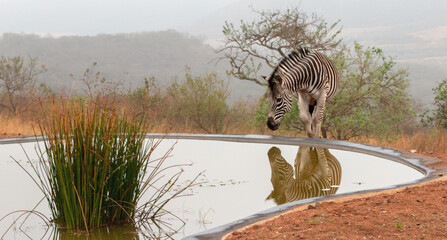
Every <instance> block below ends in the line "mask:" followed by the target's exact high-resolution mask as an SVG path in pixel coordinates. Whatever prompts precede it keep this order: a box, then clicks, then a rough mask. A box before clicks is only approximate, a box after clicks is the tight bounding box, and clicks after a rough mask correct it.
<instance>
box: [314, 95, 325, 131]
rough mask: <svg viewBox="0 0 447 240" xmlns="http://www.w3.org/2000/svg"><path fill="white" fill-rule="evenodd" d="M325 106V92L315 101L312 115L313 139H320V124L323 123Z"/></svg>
mask: <svg viewBox="0 0 447 240" xmlns="http://www.w3.org/2000/svg"><path fill="white" fill-rule="evenodd" d="M325 105H326V91H323V92H322V93H321V94H320V95H319V96H318V98H317V99H316V106H315V108H314V112H313V113H312V122H311V125H312V136H311V137H313V138H320V135H321V124H322V123H323V117H324V107H325Z"/></svg>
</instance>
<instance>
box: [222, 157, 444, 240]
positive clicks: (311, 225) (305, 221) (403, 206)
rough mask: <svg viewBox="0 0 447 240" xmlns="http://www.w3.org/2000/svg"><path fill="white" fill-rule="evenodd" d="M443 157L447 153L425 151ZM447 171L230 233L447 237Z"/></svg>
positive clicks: (295, 236) (294, 236)
mask: <svg viewBox="0 0 447 240" xmlns="http://www.w3.org/2000/svg"><path fill="white" fill-rule="evenodd" d="M423 154H424V155H428V156H431V157H437V158H439V159H442V160H444V161H443V162H442V163H440V164H437V165H436V166H430V167H433V168H437V167H445V166H447V153H431V154H429V153H423ZM446 220H447V176H444V177H441V178H439V179H437V180H434V181H431V182H427V183H423V184H419V185H416V186H411V187H405V188H401V189H394V190H387V191H384V192H380V193H374V194H366V195H360V196H354V197H345V198H343V199H337V200H333V201H328V202H323V203H317V204H313V205H309V206H305V207H300V208H297V209H294V210H292V211H290V212H287V213H285V214H282V215H280V216H278V217H276V218H273V219H269V220H266V221H263V222H261V223H257V224H254V225H252V226H248V227H246V228H244V229H241V230H238V231H235V232H232V233H230V234H229V235H227V236H226V238H225V239H228V240H230V239H447V224H446Z"/></svg>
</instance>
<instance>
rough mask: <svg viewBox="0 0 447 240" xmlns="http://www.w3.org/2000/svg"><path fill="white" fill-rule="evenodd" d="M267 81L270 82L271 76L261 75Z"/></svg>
mask: <svg viewBox="0 0 447 240" xmlns="http://www.w3.org/2000/svg"><path fill="white" fill-rule="evenodd" d="M261 77H262V78H263V79H264V80H265V81H266V82H267V83H268V82H269V79H270V77H267V76H261Z"/></svg>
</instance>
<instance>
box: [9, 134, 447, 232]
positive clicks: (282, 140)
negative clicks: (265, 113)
mask: <svg viewBox="0 0 447 240" xmlns="http://www.w3.org/2000/svg"><path fill="white" fill-rule="evenodd" d="M146 137H147V138H166V139H191V140H212V141H230V142H245V143H262V144H275V145H292V146H311V147H321V148H330V149H338V150H345V151H351V152H358V153H363V154H368V155H373V156H376V157H380V158H384V159H387V160H391V161H394V162H398V163H401V164H404V165H406V166H408V167H411V168H413V169H415V170H417V171H419V172H420V173H422V174H423V175H425V176H424V177H422V178H421V179H419V180H416V181H412V182H408V183H404V184H400V185H395V186H389V187H386V188H380V189H373V190H365V191H358V192H350V193H345V194H338V195H330V196H324V197H316V198H311V199H304V200H300V201H296V202H290V203H287V204H283V205H279V206H276V207H273V208H270V209H267V210H264V211H261V212H258V213H256V214H253V215H250V216H247V217H245V218H242V219H239V220H236V221H233V222H230V223H228V224H225V225H222V226H219V227H215V228H212V229H210V230H207V231H204V232H199V233H196V234H193V235H191V236H187V237H186V238H184V239H221V238H222V237H224V236H225V235H227V234H229V233H231V232H233V231H235V230H238V229H241V228H243V227H246V226H249V225H252V224H254V223H257V222H260V221H263V220H267V219H270V218H273V217H275V216H278V215H280V214H282V213H285V212H288V211H290V210H293V209H295V208H297V207H300V206H307V205H309V204H313V203H316V202H321V201H327V200H331V199H335V198H343V197H347V196H353V195H359V194H364V193H371V192H379V191H383V190H388V189H395V188H399V187H405V186H410V185H416V184H419V183H423V182H428V181H431V180H434V179H437V178H439V177H440V176H443V175H447V168H440V169H432V168H429V167H428V166H429V165H430V164H435V163H437V162H440V161H441V160H439V159H437V158H433V157H428V156H424V155H419V154H414V153H410V152H406V151H402V150H397V149H390V148H384V147H380V146H372V145H365V144H360V143H353V142H348V141H340V140H328V139H314V138H294V137H280V136H270V135H222V134H214V135H213V134H211V135H210V134H168V135H166V134H147V136H146ZM41 140H43V138H42V137H40V136H38V137H35V136H33V137H20V138H8V139H0V145H3V144H18V143H26V142H35V141H41Z"/></svg>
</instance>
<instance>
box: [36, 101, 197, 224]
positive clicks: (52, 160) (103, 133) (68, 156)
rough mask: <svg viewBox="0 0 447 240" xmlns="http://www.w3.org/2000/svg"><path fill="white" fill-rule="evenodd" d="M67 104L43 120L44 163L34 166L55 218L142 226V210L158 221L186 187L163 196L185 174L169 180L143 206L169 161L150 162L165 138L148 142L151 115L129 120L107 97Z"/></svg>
mask: <svg viewBox="0 0 447 240" xmlns="http://www.w3.org/2000/svg"><path fill="white" fill-rule="evenodd" d="M62 102H63V103H61V104H59V105H57V104H54V105H53V109H52V110H51V111H50V112H51V113H50V114H48V116H47V117H44V118H43V119H42V120H41V121H40V123H39V130H40V135H42V137H43V144H42V147H38V148H37V152H38V155H39V164H32V168H33V170H34V172H35V173H36V174H35V175H37V177H34V178H33V180H34V181H35V182H36V183H37V185H38V186H39V188H40V189H41V190H42V192H43V193H44V194H45V196H46V198H47V200H48V203H49V205H50V210H51V212H52V216H53V219H54V222H55V223H57V224H58V225H61V226H64V227H66V228H68V229H86V230H87V231H88V229H91V228H98V227H100V226H103V225H110V224H118V223H129V222H130V223H133V224H134V225H136V226H137V225H142V224H136V222H135V218H138V216H137V215H138V214H140V215H141V214H144V216H145V217H146V219H147V217H148V216H149V217H150V218H151V219H152V220H153V219H155V218H156V215H157V214H158V213H160V212H164V213H165V212H166V211H165V210H163V209H161V208H162V206H164V205H165V204H166V202H167V201H169V200H170V199H172V198H173V197H175V196H177V195H178V194H180V192H181V191H182V190H184V189H182V190H181V191H177V192H176V193H174V194H171V195H170V197H168V198H164V199H163V198H162V197H161V196H163V195H165V194H166V193H167V192H169V190H170V189H171V187H172V186H173V184H175V182H176V180H177V179H178V175H179V174H176V175H175V176H173V177H172V178H168V181H167V183H166V184H165V185H163V191H160V190H159V189H157V190H156V191H155V193H154V196H155V197H152V198H151V202H150V204H149V205H150V206H149V207H147V205H148V203H146V204H144V205H143V206H146V207H145V208H141V207H139V208H137V202H138V201H139V200H140V198H141V196H142V195H143V194H144V193H145V192H147V190H148V189H149V188H151V187H153V186H152V184H153V182H156V181H159V180H160V171H163V169H165V168H166V167H164V168H163V169H162V168H161V166H162V164H163V161H164V159H158V160H150V156H151V153H152V152H153V151H154V150H155V148H156V147H157V146H158V144H159V143H160V141H159V140H158V141H155V140H148V141H145V138H146V133H147V132H146V131H147V129H148V121H147V119H145V118H143V117H140V118H129V117H127V116H126V115H125V114H122V113H118V112H117V110H116V109H114V108H113V107H112V105H111V104H107V101H105V102H104V101H99V100H98V101H95V102H82V101H62ZM168 168H169V167H168ZM31 175H34V174H30V176H31ZM187 187H189V186H187ZM185 189H186V188H185ZM143 225H144V224H143Z"/></svg>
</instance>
